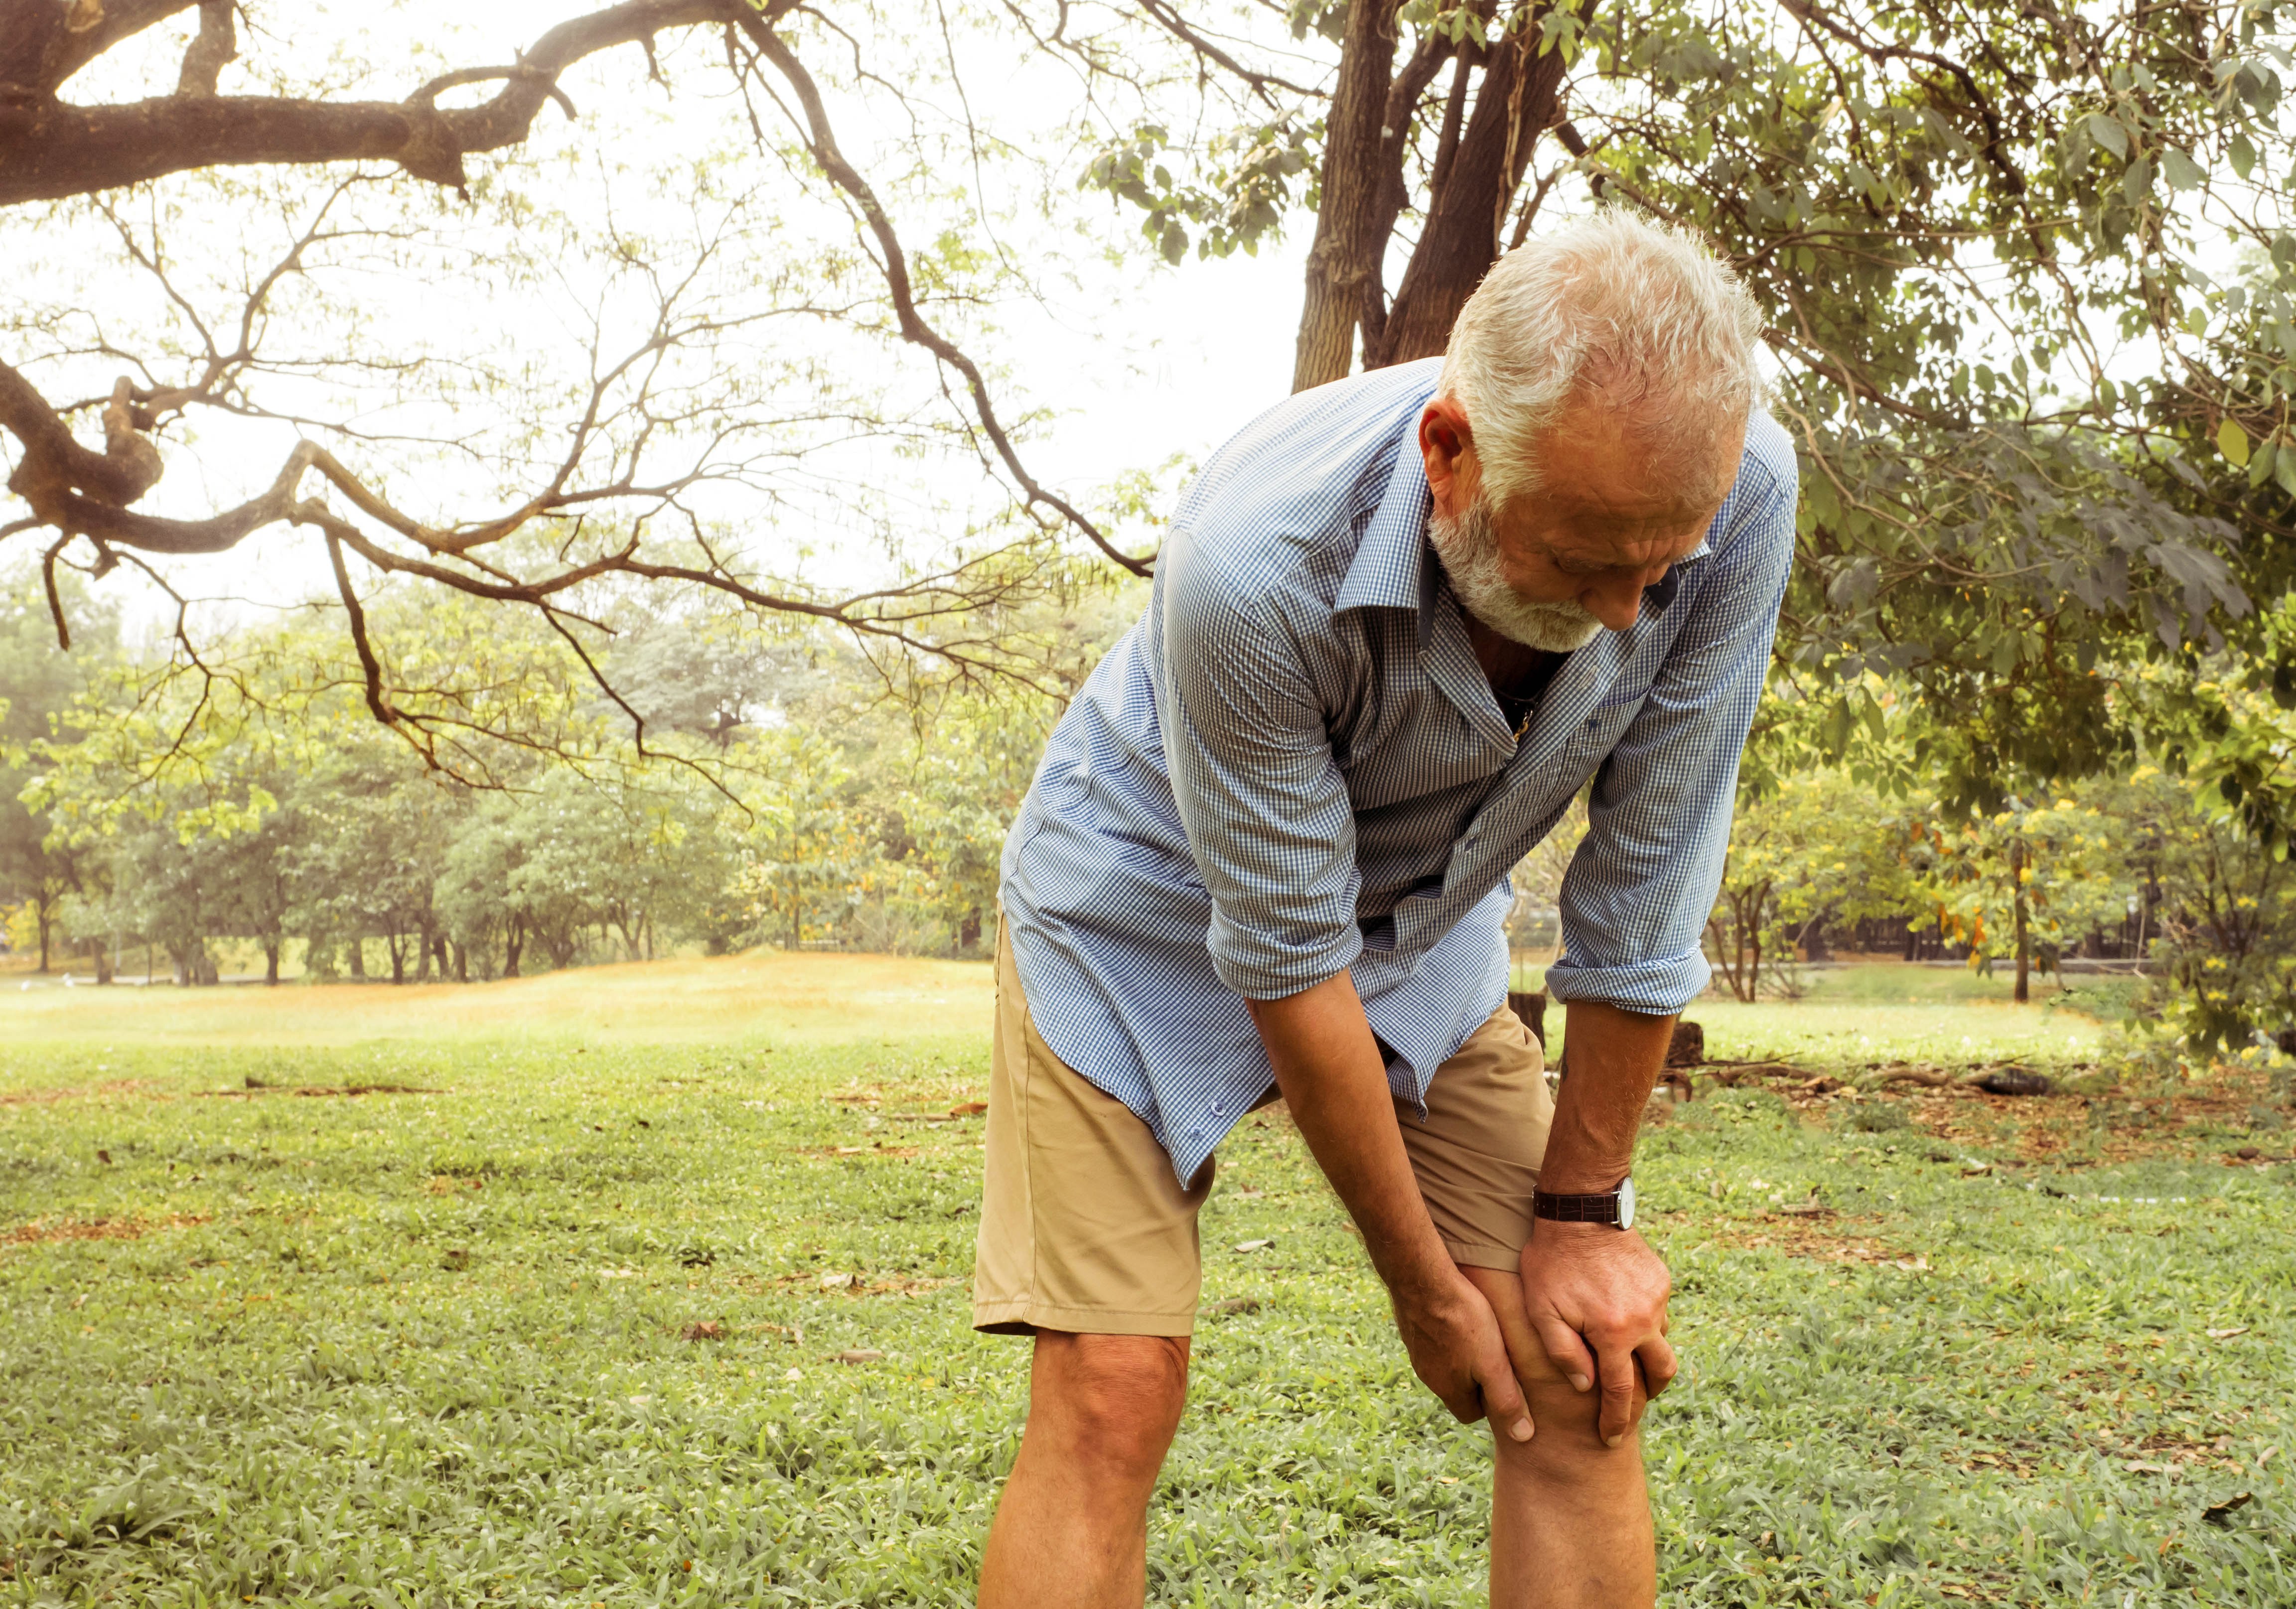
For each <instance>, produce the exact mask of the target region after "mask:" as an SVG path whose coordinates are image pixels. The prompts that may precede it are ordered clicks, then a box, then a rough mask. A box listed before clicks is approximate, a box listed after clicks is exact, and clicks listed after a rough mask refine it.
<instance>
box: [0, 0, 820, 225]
mask: <svg viewBox="0 0 2296 1609" xmlns="http://www.w3.org/2000/svg"><path fill="white" fill-rule="evenodd" d="M154 3H155V4H156V3H157V0H154ZM11 4H12V5H13V6H14V7H16V8H17V9H19V10H22V9H24V8H26V7H37V4H40V0H0V6H6V5H11ZM184 4H189V0H184ZM792 4H795V0H775V3H774V4H773V5H772V6H771V8H770V9H771V11H772V12H774V13H775V14H776V15H777V14H779V13H780V12H785V11H786V10H788V9H789V8H790V6H791V5H792ZM183 9H184V5H183V4H170V5H168V10H169V11H181V10H183ZM729 11H730V12H738V13H739V14H741V15H742V16H744V17H753V16H755V15H756V14H757V13H756V12H752V11H751V10H750V6H749V5H748V4H746V3H745V0H626V3H625V4H620V5H615V6H610V7H608V8H607V9H605V10H603V11H599V12H592V13H590V14H589V15H588V16H586V17H577V18H575V19H573V20H570V21H567V22H562V23H560V24H559V25H558V26H557V27H555V28H553V29H551V30H550V31H549V32H547V33H545V34H544V35H543V36H542V37H541V38H540V39H539V40H538V41H537V42H536V44H535V46H534V48H533V49H532V50H531V51H529V52H528V53H527V54H526V56H525V58H524V60H523V61H521V63H520V64H519V66H518V68H516V69H502V70H504V72H505V73H506V78H505V81H504V86H503V87H502V89H501V90H500V91H499V92H498V93H497V94H496V95H495V96H494V98H493V99H491V100H489V101H488V102H485V103H484V104H482V105H479V106H475V107H467V108H455V109H450V110H444V111H442V110H439V109H438V108H437V107H435V106H433V105H431V104H430V103H429V102H428V101H425V100H422V99H420V98H418V99H415V100H411V101H404V102H389V101H305V100H295V99H291V98H286V97H268V96H245V95H224V96H218V95H214V94H182V93H179V94H174V95H168V96H163V97H161V98H159V99H156V100H150V101H138V102H130V103H127V104H125V105H118V106H74V105H69V104H66V103H64V102H58V101H54V100H52V99H46V98H45V95H43V96H42V97H41V98H39V99H35V100H32V101H30V102H29V105H27V104H23V103H22V102H23V99H24V98H23V97H21V96H20V97H19V103H18V104H17V105H16V106H14V107H13V108H12V115H6V114H0V207H4V206H15V205H19V204H21V203H23V202H27V201H42V200H60V199H61V198H63V197H65V196H74V195H86V194H90V193H92V192H96V191H102V190H111V189H115V188H117V187H119V186H120V185H123V184H140V183H143V181H145V180H148V179H155V178H159V177H161V176H164V175H167V174H171V173H182V172H185V171H187V170H190V169H193V168H203V167H234V166H246V165H249V164H252V163H274V162H276V163H298V164H310V163H320V162H346V161H389V162H396V163H398V165H399V166H400V167H404V168H405V169H406V171H407V172H408V173H410V174H413V175H414V176H415V177H416V178H419V179H426V180H429V181H430V182H431V183H433V184H445V185H449V186H452V187H453V188H455V189H456V190H461V189H462V188H463V184H464V182H465V175H464V172H463V158H464V157H466V156H469V155H471V154H474V153H477V152H480V151H499V150H502V149H504V148H505V147H507V146H511V145H515V144H517V143H519V142H521V140H523V139H525V138H526V135H527V133H528V131H529V129H530V128H531V127H532V126H533V123H534V116H535V113H536V112H537V110H540V109H541V106H542V103H543V102H544V101H545V100H546V99H549V98H550V97H551V96H552V94H553V92H554V89H555V85H556V80H557V77H558V75H559V74H560V73H562V72H563V71H564V70H565V69H568V68H569V67H571V66H573V65H574V64H575V63H576V62H578V61H581V60H583V59H584V58H585V57H586V56H591V55H594V54H596V53H598V52H600V51H603V50H610V49H611V48H613V47H614V46H616V45H634V44H638V43H641V42H644V41H646V40H650V39H651V38H652V37H653V36H654V35H655V34H657V33H660V32H661V31H662V30H664V29H676V28H691V27H696V26H699V25H701V24H704V23H712V22H723V21H725V20H726V19H727V14H728V12H729ZM4 16H5V13H0V20H4ZM203 17H204V13H203ZM154 20H156V18H155V19H154ZM201 37H206V29H205V28H204V27H203V28H202V29H201ZM4 48H5V40H4V38H0V49H4ZM192 65H193V64H192V62H191V61H190V60H189V59H188V58H187V59H186V61H185V64H184V71H185V74H186V77H187V78H188V77H189V76H190V74H191V69H192ZM216 66H217V69H220V68H221V66H222V62H221V61H220V60H218V61H217V62H216ZM495 70H496V69H488V72H487V74H486V75H485V76H488V77H491V76H493V74H494V71H495ZM449 77H450V78H451V77H453V75H449ZM4 82H5V69H0V83H4ZM439 87H444V84H443V83H442V84H440V85H439V86H435V87H432V88H431V90H430V93H431V94H436V93H437V88H439ZM421 94H422V92H421V91H418V92H417V95H418V97H419V96H420V95H421Z"/></svg>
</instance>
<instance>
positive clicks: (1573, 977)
mask: <svg viewBox="0 0 2296 1609" xmlns="http://www.w3.org/2000/svg"><path fill="white" fill-rule="evenodd" d="M1712 976H1713V970H1712V968H1709V967H1708V966H1707V964H1706V958H1705V957H1704V956H1703V955H1702V954H1700V953H1699V952H1697V951H1695V950H1693V951H1692V952H1690V953H1689V954H1687V955H1678V956H1675V957H1673V958H1672V959H1671V960H1655V961H1636V962H1635V963H1633V964H1632V965H1630V966H1624V967H1582V966H1579V964H1578V963H1577V962H1575V961H1572V960H1570V958H1569V957H1567V956H1565V957H1564V958H1562V960H1558V961H1556V962H1555V963H1554V965H1553V966H1552V967H1549V968H1547V969H1546V992H1547V994H1548V996H1549V997H1550V998H1552V999H1554V1000H1556V1001H1562V1002H1563V1003H1564V1004H1566V1005H1567V1004H1569V1003H1570V1001H1591V1002H1593V1003H1595V1004H1596V1005H1603V1006H1616V1007H1618V1008H1619V1009H1620V1010H1621V1011H1639V1012H1642V1013H1644V1014H1645V1015H1647V1016H1651V1017H1670V1016H1672V1015H1673V1014H1674V1013H1675V1012H1677V1011H1679V1010H1681V1009H1683V1008H1684V1007H1685V1006H1686V1005H1688V1004H1689V1003H1690V1002H1691V1001H1694V1000H1696V999H1697V998H1698V997H1699V995H1700V994H1701V993H1702V992H1704V991H1705V988H1706V984H1707V981H1708V980H1709V979H1710V978H1711V977H1712Z"/></svg>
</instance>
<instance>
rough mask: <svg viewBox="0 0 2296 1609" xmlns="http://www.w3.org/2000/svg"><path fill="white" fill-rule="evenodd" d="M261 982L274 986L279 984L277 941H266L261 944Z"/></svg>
mask: <svg viewBox="0 0 2296 1609" xmlns="http://www.w3.org/2000/svg"><path fill="white" fill-rule="evenodd" d="M263 981H264V982H265V983H266V984H273V985H276V984H278V982H279V941H278V940H277V939H266V940H265V941H264V943H263Z"/></svg>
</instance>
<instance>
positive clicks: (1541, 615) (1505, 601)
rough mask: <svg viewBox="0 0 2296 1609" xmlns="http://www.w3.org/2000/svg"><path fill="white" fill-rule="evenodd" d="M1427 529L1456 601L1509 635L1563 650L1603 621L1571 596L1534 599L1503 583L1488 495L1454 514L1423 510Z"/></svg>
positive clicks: (1589, 636)
mask: <svg viewBox="0 0 2296 1609" xmlns="http://www.w3.org/2000/svg"><path fill="white" fill-rule="evenodd" d="M1427 535H1428V537H1429V539H1430V540H1431V541H1432V542H1433V543H1434V544H1435V552H1436V556H1437V557H1438V558H1439V559H1442V561H1443V573H1444V574H1445V575H1446V576H1449V577H1450V578H1451V590H1452V591H1453V592H1456V593H1457V594H1458V595H1459V602H1460V603H1461V605H1462V606H1464V608H1465V609H1466V611H1467V613H1469V614H1470V615H1472V616H1473V617H1475V618H1476V619H1478V620H1480V621H1481V622H1482V623H1483V624H1484V625H1487V626H1488V627H1489V628H1490V629H1491V630H1493V631H1495V632H1497V633H1498V634H1499V635H1500V636H1502V637H1505V638H1506V639H1508V640H1509V641H1514V642H1520V643H1521V644H1522V645H1523V646H1524V647H1525V648H1535V649H1542V650H1543V651H1545V652H1547V653H1553V654H1567V653H1570V651H1571V650H1572V649H1580V648H1584V647H1586V646H1587V644H1588V643H1589V642H1592V641H1594V640H1595V633H1596V632H1599V631H1601V630H1602V629H1603V623H1602V622H1601V621H1600V620H1597V619H1595V617H1594V616H1592V615H1590V614H1588V613H1587V606H1586V605H1585V604H1583V603H1580V602H1579V600H1577V599H1575V598H1573V599H1571V600H1569V601H1567V602H1563V603H1535V602H1533V601H1532V600H1529V599H1528V598H1526V597H1524V596H1523V595H1522V594H1521V592H1516V591H1515V590H1514V588H1513V587H1511V586H1509V585H1508V584H1507V580H1506V571H1505V567H1504V566H1503V565H1502V564H1501V563H1500V561H1499V544H1498V536H1497V533H1496V532H1494V531H1493V530H1492V529H1491V508H1490V502H1489V500H1488V499H1487V498H1485V497H1483V496H1480V495H1478V496H1477V497H1476V499H1475V502H1474V505H1473V506H1472V508H1470V509H1469V510H1467V511H1466V512H1465V513H1464V514H1461V515H1459V516H1458V517H1457V518H1456V519H1454V518H1451V517H1449V516H1447V515H1443V514H1438V513H1431V514H1429V515H1428V516H1427Z"/></svg>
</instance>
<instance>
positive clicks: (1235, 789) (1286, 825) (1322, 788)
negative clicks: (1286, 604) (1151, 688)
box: [1157, 532, 1363, 1000]
mask: <svg viewBox="0 0 2296 1609" xmlns="http://www.w3.org/2000/svg"><path fill="white" fill-rule="evenodd" d="M1158 568H1159V570H1160V576H1159V579H1158V586H1159V591H1160V593H1161V598H1160V612H1159V618H1160V625H1161V629H1162V635H1163V639H1164V641H1163V644H1162V648H1163V652H1162V655H1161V674H1160V677H1159V678H1158V687H1157V702H1158V706H1159V708H1158V715H1159V718H1160V723H1161V725H1162V729H1163V741H1164V753H1165V758H1166V763H1167V764H1168V765H1169V770H1170V774H1171V780H1172V791H1173V794H1174V796H1175V797H1176V799H1177V803H1178V805H1179V813H1180V820H1181V823H1182V825H1183V827H1184V828H1185V830H1186V833H1187V837H1188V845H1189V848H1190V849H1191V850H1192V851H1193V854H1194V855H1195V860H1196V864H1197V867H1198V868H1199V870H1201V873H1202V876H1203V880H1204V886H1205V888H1206V889H1207V890H1208V891H1209V892H1210V894H1211V902H1212V922H1211V929H1210V935H1209V940H1208V942H1209V943H1210V951H1211V959H1212V966H1213V968H1214V969H1215V970H1216V971H1217V972H1218V975H1219V978H1220V981H1221V982H1222V983H1224V984H1226V985H1227V986H1228V987H1229V988H1231V989H1233V990H1234V991H1235V992H1237V993H1238V994H1241V995H1243V996H1244V997H1246V998H1247V999H1251V1000H1275V999H1280V998H1282V997H1283V996H1285V995H1289V994H1296V993H1298V992H1300V990H1302V989H1307V988H1309V987H1312V986H1313V985H1315V984H1319V983H1321V982H1323V981H1324V979H1325V978H1327V977H1330V976H1333V975H1334V974H1336V973H1338V972H1341V971H1342V970H1344V969H1345V968H1347V967H1349V965H1350V964H1351V963H1353V961H1354V960H1355V959H1356V956H1357V954H1358V953H1359V952H1361V951H1362V949H1363V935H1362V934H1361V933H1360V932H1359V931H1358V929H1357V926H1356V921H1355V909H1356V900H1357V894H1358V893H1359V892H1360V886H1361V882H1362V878H1361V874H1360V873H1359V872H1358V871H1357V867H1356V837H1355V816H1354V813H1353V810H1352V808H1351V806H1350V804H1349V797H1348V790H1347V783H1346V779H1345V778H1344V777H1342V776H1341V772H1340V768H1339V765H1338V764H1337V763H1336V761H1335V760H1334V759H1333V754H1332V743H1331V737H1330V733H1329V731H1328V730H1327V728H1326V725H1325V722H1324V711H1323V706H1322V702H1321V700H1320V699H1319V698H1317V697H1316V690H1315V688H1314V686H1313V684H1312V682H1311V680H1310V677H1309V674H1308V667H1307V666H1306V664H1305V662H1304V660H1303V657H1302V655H1301V652H1300V647H1299V644H1298V643H1297V642H1296V641H1294V640H1293V639H1292V636H1291V634H1290V633H1287V632H1286V631H1284V630H1283V627H1282V626H1281V625H1280V624H1278V623H1277V622H1276V621H1275V618H1274V617H1273V616H1272V615H1271V612H1270V611H1269V609H1268V608H1267V601H1266V600H1265V598H1264V597H1262V596H1258V595H1255V594H1253V593H1251V592H1247V591H1245V590H1243V589H1242V588H1239V587H1237V586H1235V585H1234V584H1233V583H1232V582H1231V580H1230V578H1229V577H1227V576H1223V575H1222V574H1221V573H1220V572H1219V569H1218V567H1217V566H1215V565H1212V564H1210V563H1208V562H1203V561H1201V560H1200V559H1198V558H1197V556H1196V554H1195V552H1194V551H1193V543H1191V542H1190V541H1189V540H1188V539H1187V537H1186V535H1185V532H1175V533H1174V534H1173V538H1172V540H1171V541H1170V542H1169V543H1167V545H1166V548H1165V551H1164V553H1163V554H1162V555H1161V557H1160V559H1159V563H1158Z"/></svg>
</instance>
